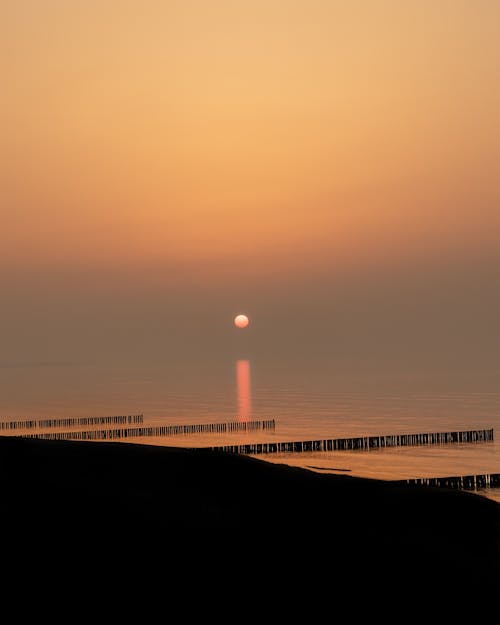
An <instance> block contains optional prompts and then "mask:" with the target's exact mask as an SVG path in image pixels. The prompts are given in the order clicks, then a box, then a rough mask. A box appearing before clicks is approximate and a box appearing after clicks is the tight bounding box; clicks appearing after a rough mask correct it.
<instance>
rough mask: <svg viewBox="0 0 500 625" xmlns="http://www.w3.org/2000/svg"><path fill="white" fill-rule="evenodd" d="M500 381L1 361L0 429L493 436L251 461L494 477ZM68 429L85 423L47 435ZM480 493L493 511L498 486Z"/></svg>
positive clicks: (188, 437)
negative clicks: (37, 423)
mask: <svg viewBox="0 0 500 625" xmlns="http://www.w3.org/2000/svg"><path fill="white" fill-rule="evenodd" d="M499 382H500V376H499V374H498V373H497V372H489V373H475V374H456V373H455V374H453V375H452V374H448V373H439V374H436V373H433V374H430V373H428V374H422V375H414V374H413V375H404V374H402V373H400V374H391V375H382V374H377V373H375V374H374V373H373V372H371V373H366V374H359V373H358V374H356V375H353V374H347V373H345V372H343V373H339V372H332V371H327V370H323V369H321V368H316V369H315V368H314V367H312V366H310V365H302V366H295V367H294V366H290V364H289V363H278V364H276V363H275V364H273V365H271V364H264V363H259V362H254V361H250V360H246V359H239V360H231V361H227V362H218V363H208V364H207V363H201V362H200V363H192V362H191V363H166V364H165V363H160V364H156V365H144V364H142V365H138V364H134V365H109V364H108V365H92V364H72V363H20V364H18V365H12V364H9V365H7V364H4V365H3V366H0V421H3V422H7V421H16V420H24V419H34V420H37V419H45V418H49V417H54V418H62V417H73V418H78V417H88V416H92V417H94V416H109V415H134V414H141V415H143V420H144V425H175V424H180V425H191V424H193V425H194V424H208V423H224V422H228V421H245V420H248V419H256V420H264V419H275V429H274V430H271V431H269V430H267V431H261V430H258V431H251V432H245V431H238V432H234V433H203V434H182V435H177V436H159V437H144V436H138V437H136V438H127V439H126V441H127V442H136V443H147V444H155V445H168V446H186V447H206V446H213V445H225V444H241V443H252V442H273V441H278V442H284V441H299V440H314V439H321V438H345V437H354V436H364V435H386V434H400V433H420V432H447V431H457V430H471V429H486V428H493V429H494V432H495V440H494V441H493V442H486V443H466V444H446V445H438V446H437V445H427V446H417V447H402V448H391V449H384V450H380V451H375V450H371V451H345V452H307V453H297V454H294V453H281V454H266V455H259V456H258V457H259V458H260V459H262V460H266V461H269V462H279V463H284V464H290V465H297V466H302V467H307V468H309V469H311V470H315V471H320V472H342V473H344V474H348V475H353V476H364V477H375V478H381V479H388V480H391V479H407V478H420V477H446V476H461V475H474V474H486V473H500V443H499V442H498V436H499V435H498V433H499V432H500V390H499V389H500V383H499ZM92 427H94V428H97V429H102V427H103V426H92ZM105 427H108V426H105ZM109 427H117V426H109ZM70 429H71V430H82V429H84V426H76V427H72V428H68V427H58V428H55V429H54V428H53V429H45V430H43V431H44V432H49V431H50V432H66V431H69V430H70ZM87 429H89V427H88V426H87ZM40 431H41V430H40ZM5 433H6V432H4V434H5ZM31 433H33V431H31ZM120 440H123V439H120ZM479 492H480V493H481V494H483V495H485V496H487V497H489V498H491V499H495V500H496V501H499V502H500V489H499V488H488V489H484V490H481V491H479Z"/></svg>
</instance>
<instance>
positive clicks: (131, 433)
mask: <svg viewBox="0 0 500 625" xmlns="http://www.w3.org/2000/svg"><path fill="white" fill-rule="evenodd" d="M275 425H276V424H275V421H274V419H268V420H263V421H260V420H251V421H226V422H222V423H196V424H193V425H182V424H174V425H151V426H141V427H131V428H108V429H101V430H75V431H73V432H36V433H30V434H20V435H18V436H21V437H22V438H42V439H49V440H85V441H88V440H111V439H122V438H136V437H141V436H176V435H184V434H200V433H226V432H241V431H253V430H274V428H275Z"/></svg>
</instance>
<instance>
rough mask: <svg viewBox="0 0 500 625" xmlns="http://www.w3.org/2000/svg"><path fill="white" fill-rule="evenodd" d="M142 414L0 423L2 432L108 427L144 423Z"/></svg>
mask: <svg viewBox="0 0 500 625" xmlns="http://www.w3.org/2000/svg"><path fill="white" fill-rule="evenodd" d="M143 421H144V417H143V415H142V414H135V415H113V416H104V417H61V418H57V417H54V418H46V419H18V420H15V421H0V430H33V429H37V428H58V427H74V426H82V425H107V424H115V423H142V422H143Z"/></svg>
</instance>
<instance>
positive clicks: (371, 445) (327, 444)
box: [211, 428, 493, 455]
mask: <svg viewBox="0 0 500 625" xmlns="http://www.w3.org/2000/svg"><path fill="white" fill-rule="evenodd" d="M492 440H493V428H491V429H487V430H463V431H459V432H423V433H417V434H390V435H384V436H357V437H354V438H322V439H317V440H310V441H290V442H286V443H279V442H272V443H246V444H242V445H220V446H217V447H211V449H213V450H217V451H227V452H230V453H236V454H252V455H254V454H272V453H301V452H307V451H353V450H356V451H358V450H359V451H367V450H370V449H384V448H386V447H410V446H415V445H443V444H448V443H476V442H486V441H492Z"/></svg>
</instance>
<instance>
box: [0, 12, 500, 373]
mask: <svg viewBox="0 0 500 625" xmlns="http://www.w3.org/2000/svg"><path fill="white" fill-rule="evenodd" d="M0 47H1V54H0V70H1V75H2V84H3V88H2V95H1V99H0V115H1V122H0V123H1V135H2V150H1V152H0V159H1V187H0V211H1V228H0V287H1V294H2V297H1V302H0V303H1V306H0V324H1V325H0V339H1V345H2V351H1V356H0V361H1V363H3V364H4V365H8V364H9V363H16V362H25V361H26V362H31V361H33V362H37V361H58V360H63V361H64V360H69V361H79V360H90V361H98V360H100V359H114V358H117V359H124V358H136V359H139V360H141V359H143V360H144V361H147V360H148V359H151V360H161V359H163V358H177V357H181V356H182V357H183V356H186V355H188V356H189V357H193V358H198V357H200V358H205V359H207V360H209V359H210V358H212V357H216V356H219V355H222V357H226V355H227V356H229V355H232V354H233V352H234V353H236V352H237V350H238V349H240V347H241V345H240V347H238V345H239V344H238V341H244V342H245V352H248V354H250V355H252V356H255V357H256V358H257V357H258V358H261V359H265V358H278V357H294V356H295V357H297V358H298V359H308V360H310V361H311V362H312V361H318V362H323V363H332V364H333V365H335V366H338V367H340V368H342V367H352V368H354V369H356V367H365V366H374V367H386V368H388V369H391V368H392V369H400V368H405V367H407V368H418V367H436V368H438V369H439V368H444V369H446V368H447V367H465V368H471V369H475V368H486V369H490V370H500V359H499V356H498V354H499V349H500V340H499V323H500V289H499V278H500V177H499V175H498V165H499V163H500V3H498V2H495V1H494V0H470V1H465V0H405V1H404V2H402V1H400V0H373V1H370V0H364V1H362V0H349V1H347V0H344V1H340V0H286V1H284V0H252V1H248V2H247V1H246V0H211V1H210V2H206V1H205V0H156V1H154V0H141V1H140V2H139V1H138V0H71V1H68V0H43V1H42V0H5V1H4V2H2V3H1V6H0ZM239 312H245V313H247V314H248V315H249V316H250V317H251V318H252V324H251V326H250V327H249V328H248V329H247V330H245V332H246V333H247V334H246V335H245V337H244V338H243V337H242V336H241V335H238V336H237V335H236V334H235V332H238V331H237V330H235V329H234V328H233V327H232V319H233V317H234V315H236V314H237V313H239ZM237 355H238V356H239V355H241V354H237ZM244 355H246V353H245V354H244Z"/></svg>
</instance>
